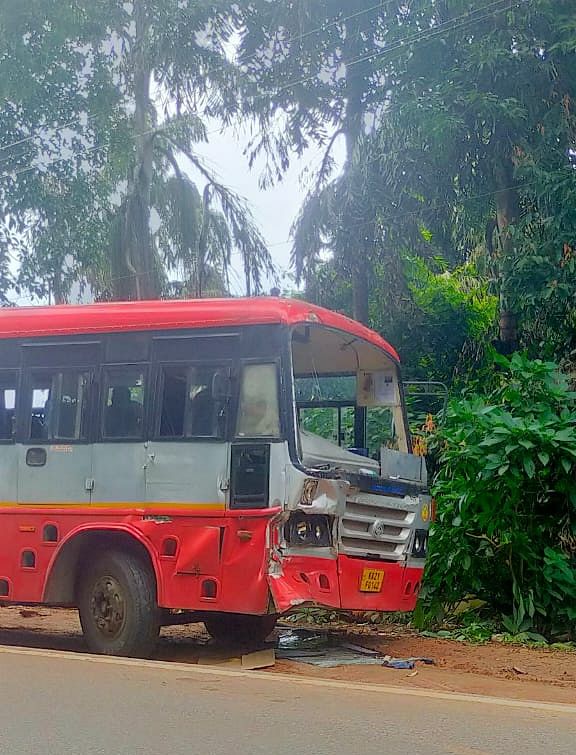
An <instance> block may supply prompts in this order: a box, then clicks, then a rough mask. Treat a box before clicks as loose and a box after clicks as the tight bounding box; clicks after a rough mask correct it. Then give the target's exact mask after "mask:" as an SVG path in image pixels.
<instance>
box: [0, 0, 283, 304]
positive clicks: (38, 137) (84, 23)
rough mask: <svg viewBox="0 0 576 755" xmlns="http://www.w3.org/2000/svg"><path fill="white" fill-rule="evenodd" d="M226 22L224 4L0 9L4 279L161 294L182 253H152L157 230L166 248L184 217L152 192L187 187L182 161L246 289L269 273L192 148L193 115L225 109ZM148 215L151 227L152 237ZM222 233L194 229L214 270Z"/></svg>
mask: <svg viewBox="0 0 576 755" xmlns="http://www.w3.org/2000/svg"><path fill="white" fill-rule="evenodd" d="M9 5H10V6H11V7H8V6H9ZM234 21H235V16H234V9H233V8H232V9H231V7H230V6H229V4H228V3H224V2H210V3H207V2H188V0H134V2H130V3H123V2H120V1H119V0H118V1H117V2H116V1H115V2H113V3H102V2H96V3H94V2H87V0H73V2H72V3H68V4H67V6H66V8H64V7H63V6H62V3H58V2H57V1H56V0H23V2H22V3H20V4H19V8H18V11H17V12H16V13H14V12H13V5H12V4H3V6H1V7H0V43H1V45H2V47H1V50H0V54H1V55H2V57H3V80H2V83H1V84H0V87H2V94H3V95H4V103H5V105H4V107H3V108H2V109H1V110H0V125H1V126H2V127H3V131H2V133H3V139H2V140H1V141H0V159H2V161H3V164H0V211H1V216H2V218H3V222H2V224H1V225H0V228H1V229H2V230H1V231H0V247H1V246H3V248H6V247H7V246H10V249H11V250H12V254H13V255H15V256H17V258H18V261H19V263H20V272H19V275H18V278H17V280H16V285H17V286H20V287H22V288H24V289H27V290H31V291H32V292H34V293H37V294H45V293H46V290H47V286H46V280H50V281H51V283H50V288H51V290H52V291H54V292H58V298H65V296H66V291H67V289H68V288H69V285H70V282H71V281H73V280H76V279H78V278H80V279H83V280H86V281H88V282H89V283H91V285H92V286H93V287H94V288H95V289H96V292H97V293H98V294H99V295H100V296H105V297H106V296H108V297H109V296H112V297H114V298H145V297H156V296H159V295H162V293H163V291H164V287H165V285H166V275H165V264H166V263H167V262H168V261H169V259H168V257H169V258H170V259H172V260H173V258H174V253H175V251H176V252H178V253H181V254H182V255H183V257H186V255H187V254H189V250H186V249H184V248H180V247H175V246H174V244H172V247H171V249H170V251H169V252H168V251H165V250H166V247H163V248H160V247H159V243H160V241H162V242H166V233H167V230H166V229H167V228H170V229H172V231H173V234H174V235H173V237H172V241H173V242H174V241H175V240H176V239H177V238H180V237H181V236H182V231H183V229H182V227H177V225H176V221H177V219H178V218H179V219H180V221H181V222H184V217H183V215H182V213H181V212H177V214H176V215H175V216H171V217H170V218H167V216H166V212H167V211H168V209H169V208H170V207H172V208H173V209H175V208H176V205H174V203H170V201H168V199H167V198H166V197H163V196H162V192H163V191H164V190H165V191H169V192H172V193H173V192H174V190H175V189H179V190H181V191H182V192H184V193H186V192H189V187H188V186H187V184H186V182H184V181H182V180H180V179H179V175H180V173H182V171H184V170H186V169H188V170H194V171H196V175H197V176H198V178H199V181H201V182H202V183H204V184H207V185H208V186H209V189H208V190H207V191H208V194H209V197H210V201H209V203H208V204H209V205H210V209H211V210H216V211H217V212H218V211H219V212H220V213H221V215H220V219H222V218H224V219H225V224H226V226H227V230H228V234H229V236H230V239H231V244H232V245H233V246H235V247H237V248H238V250H239V251H240V252H241V254H242V258H243V260H244V262H245V269H246V271H247V273H246V277H247V280H248V281H249V286H250V289H251V290H253V291H258V290H259V287H260V285H261V280H262V278H263V276H265V275H266V274H268V273H271V271H272V263H271V258H270V255H269V253H268V251H267V249H266V247H265V244H264V242H263V240H262V237H261V236H260V234H259V233H258V231H257V229H256V228H255V225H254V222H253V220H252V218H251V216H250V213H249V211H248V208H247V206H246V204H245V203H244V202H243V201H242V200H241V198H239V197H237V196H236V195H234V194H233V193H232V192H231V191H230V190H228V189H226V187H225V186H223V185H222V183H221V182H220V181H219V180H217V179H216V178H215V177H214V176H213V175H212V174H211V173H210V171H209V170H208V169H207V168H206V167H205V166H204V165H203V164H202V162H201V161H200V159H199V158H198V155H197V153H196V151H195V145H197V144H198V142H201V141H204V140H206V139H207V132H206V127H205V123H204V120H203V119H204V118H207V117H213V118H216V119H220V120H221V121H223V122H225V121H226V120H227V119H229V118H230V117H231V116H232V114H233V113H234V111H235V110H236V109H237V97H236V96H235V95H236V85H237V78H236V71H235V68H234V66H233V65H232V64H231V63H230V62H229V61H228V59H227V56H226V50H225V45H226V44H227V41H228V40H229V38H230V35H231V34H232V33H233V29H234ZM4 64H5V65H4ZM170 177H172V178H175V180H174V181H172V182H171V181H170V180H169V179H170ZM154 202H156V203H157V205H158V206H154ZM182 202H183V203H185V202H186V197H183V198H182ZM207 209H208V208H207ZM160 210H162V212H161V211H160ZM193 217H197V219H198V220H199V221H202V220H203V219H208V218H210V217H211V215H210V213H209V212H208V211H207V212H206V213H204V214H203V215H202V216H193ZM158 222H163V223H164V225H165V228H164V229H163V232H162V233H159V232H158V231H157V230H156V232H154V231H155V228H154V226H155V224H157V223H158ZM186 223H189V218H186ZM205 230H206V228H205ZM221 235H222V234H220V236H219V235H218V234H214V233H211V232H210V233H208V232H205V233H204V235H203V236H202V238H203V243H204V244H205V245H208V247H210V245H211V244H212V243H213V242H214V244H215V245H214V247H213V248H205V249H204V251H203V253H204V254H205V255H208V256H210V255H212V257H213V256H214V255H216V254H223V255H224V256H223V257H222V258H221V259H220V260H219V263H218V265H219V266H220V267H222V268H225V267H226V266H227V265H228V263H229V253H228V247H227V246H226V245H225V244H224V245H222V244H220V243H219V242H218V239H219V238H221ZM3 241H4V244H3V245H2V242H3ZM165 255H168V257H165Z"/></svg>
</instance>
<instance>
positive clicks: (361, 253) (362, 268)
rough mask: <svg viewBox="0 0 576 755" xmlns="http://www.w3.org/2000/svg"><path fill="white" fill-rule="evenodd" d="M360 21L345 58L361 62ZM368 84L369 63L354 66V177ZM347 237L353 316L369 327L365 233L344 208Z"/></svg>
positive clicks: (350, 108)
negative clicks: (358, 228) (357, 227)
mask: <svg viewBox="0 0 576 755" xmlns="http://www.w3.org/2000/svg"><path fill="white" fill-rule="evenodd" d="M361 31H362V29H361V25H360V20H359V19H356V20H355V21H353V22H351V23H349V24H348V26H347V29H346V32H347V34H346V45H345V50H344V54H345V59H346V60H347V61H349V60H357V59H358V56H359V55H358V53H359V41H360V38H361ZM365 81H366V64H364V65H362V64H360V65H358V64H356V65H355V66H354V70H353V71H350V70H349V71H347V73H346V113H345V119H344V133H345V137H346V163H345V165H344V172H345V174H346V173H348V174H350V173H351V172H352V170H353V169H354V166H353V163H354V156H355V152H356V149H357V147H358V144H359V142H360V139H361V138H362V133H363V128H364V102H363V97H364V85H365ZM342 222H343V225H344V226H346V225H348V227H344V228H343V231H344V234H343V235H344V236H345V238H347V244H346V246H347V248H346V249H345V250H344V257H345V264H346V267H347V268H348V269H349V270H350V272H351V275H352V291H353V317H354V319H355V320H358V322H361V323H364V324H365V325H367V324H368V319H369V317H368V314H369V313H368V295H369V287H368V273H369V267H370V262H369V258H368V255H367V254H366V246H365V243H364V242H363V241H361V239H362V238H363V234H358V233H357V232H354V231H353V226H354V225H358V221H357V220H353V219H352V218H351V217H349V214H348V212H347V211H346V209H344V212H343V215H342Z"/></svg>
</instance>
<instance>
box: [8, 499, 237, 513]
mask: <svg viewBox="0 0 576 755" xmlns="http://www.w3.org/2000/svg"><path fill="white" fill-rule="evenodd" d="M36 506H37V507H38V508H53V509H60V508H65V509H77V510H78V509H80V510H82V511H91V510H93V509H135V510H138V509H178V510H182V511H225V510H226V506H225V504H223V503H182V502H181V501H180V502H178V503H175V502H174V503H173V502H166V501H162V502H158V503H155V502H152V501H146V502H140V501H138V502H134V501H125V502H118V501H110V502H105V501H97V502H95V503H77V502H74V501H68V502H66V501H0V508H19V507H27V508H34V507H36Z"/></svg>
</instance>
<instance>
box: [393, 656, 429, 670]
mask: <svg viewBox="0 0 576 755" xmlns="http://www.w3.org/2000/svg"><path fill="white" fill-rule="evenodd" d="M417 663H424V664H425V665H426V666H435V665H436V661H435V660H434V659H433V658H392V657H391V656H389V655H385V656H384V662H383V663H382V665H383V666H384V667H385V668H395V669H413V668H415V667H416V664H417Z"/></svg>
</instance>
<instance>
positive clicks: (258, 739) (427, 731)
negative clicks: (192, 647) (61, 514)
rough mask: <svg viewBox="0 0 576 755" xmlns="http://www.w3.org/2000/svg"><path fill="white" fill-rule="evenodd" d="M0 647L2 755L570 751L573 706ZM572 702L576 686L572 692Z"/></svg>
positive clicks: (549, 754)
mask: <svg viewBox="0 0 576 755" xmlns="http://www.w3.org/2000/svg"><path fill="white" fill-rule="evenodd" d="M249 673H250V672H248V673H247V674H246V673H245V674H244V675H242V674H236V675H235V674H229V675H224V674H223V673H222V672H215V673H206V672H204V673H200V671H194V669H186V668H185V667H183V666H182V665H180V664H176V665H175V666H174V667H172V668H168V667H166V665H163V664H160V665H156V666H154V665H153V664H145V665H122V664H116V663H115V662H112V663H102V662H94V661H91V660H90V659H84V658H83V657H82V656H76V657H75V658H74V659H72V660H70V659H69V658H65V657H59V656H58V655H57V654H55V655H50V654H48V655H41V654H40V655H37V654H35V651H28V652H26V651H21V652H20V653H14V652H13V651H10V650H3V649H0V753H1V754H2V755H36V753H38V754H39V755H40V754H41V755H100V754H102V755H104V753H105V754H106V755H136V754H137V755H164V753H166V755H180V754H182V755H184V754H186V755H259V754H260V753H266V755H297V754H298V753H310V755H324V754H326V755H344V753H346V755H357V754H358V755H372V754H374V755H386V754H387V753H394V755H404V753H406V754H408V753H410V755H484V754H485V753H491V754H492V753H493V754H494V755H502V753H510V752H511V753H516V752H521V753H522V755H541V754H544V753H545V754H546V755H556V753H558V755H560V754H562V755H565V754H566V753H570V752H574V751H575V749H574V748H575V745H574V742H575V741H576V715H575V714H574V713H572V714H570V713H566V712H557V711H554V710H551V711H543V710H537V709H530V708H517V709H515V708H509V707H502V706H499V705H497V704H479V703H468V702H461V701H453V700H450V701H446V700H438V699H435V698H434V697H429V698H427V697H409V696H398V695H394V694H391V693H388V692H382V691H370V690H368V691H364V690H363V691H359V690H357V689H352V688H351V689H343V688H334V687H330V686H329V685H317V686H314V685H307V684H303V683H301V682H297V681H286V680H285V679H281V678H279V677H277V676H270V678H266V679H262V678H261V677H260V675H256V676H252V677H251V676H250V675H249ZM575 702H576V693H575Z"/></svg>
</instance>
